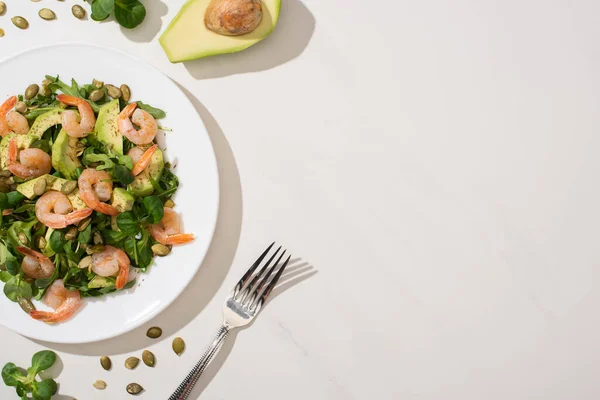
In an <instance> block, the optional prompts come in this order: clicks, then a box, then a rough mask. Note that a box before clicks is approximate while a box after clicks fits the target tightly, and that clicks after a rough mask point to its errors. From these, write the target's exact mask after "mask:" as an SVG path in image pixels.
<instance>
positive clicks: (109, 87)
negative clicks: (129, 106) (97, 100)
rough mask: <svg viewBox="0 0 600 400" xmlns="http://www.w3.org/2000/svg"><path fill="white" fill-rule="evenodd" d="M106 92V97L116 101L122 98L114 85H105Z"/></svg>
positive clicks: (119, 90)
mask: <svg viewBox="0 0 600 400" xmlns="http://www.w3.org/2000/svg"><path fill="white" fill-rule="evenodd" d="M106 90H107V91H108V95H109V96H110V97H112V98H113V99H118V98H120V97H121V96H122V93H121V89H119V88H118V87H116V86H114V85H106Z"/></svg>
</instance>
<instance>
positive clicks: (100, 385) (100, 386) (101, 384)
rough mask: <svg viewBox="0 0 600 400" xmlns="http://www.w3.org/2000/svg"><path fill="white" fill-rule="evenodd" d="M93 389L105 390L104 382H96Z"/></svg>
mask: <svg viewBox="0 0 600 400" xmlns="http://www.w3.org/2000/svg"><path fill="white" fill-rule="evenodd" d="M94 387H95V388H96V389H98V390H104V389H106V382H104V381H101V380H97V381H96V382H94Z"/></svg>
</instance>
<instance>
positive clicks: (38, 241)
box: [35, 236, 48, 250]
mask: <svg viewBox="0 0 600 400" xmlns="http://www.w3.org/2000/svg"><path fill="white" fill-rule="evenodd" d="M46 244H48V241H47V240H46V238H45V237H43V236H38V237H37V238H36V239H35V245H36V246H37V248H38V249H40V250H41V249H43V248H45V247H46Z"/></svg>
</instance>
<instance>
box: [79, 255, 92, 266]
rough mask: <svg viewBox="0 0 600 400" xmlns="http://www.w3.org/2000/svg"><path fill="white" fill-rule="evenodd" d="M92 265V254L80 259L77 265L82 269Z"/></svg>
mask: <svg viewBox="0 0 600 400" xmlns="http://www.w3.org/2000/svg"><path fill="white" fill-rule="evenodd" d="M91 265H92V256H87V257H84V258H82V259H81V260H79V264H77V267H78V268H80V269H84V268H89V267H90V266H91Z"/></svg>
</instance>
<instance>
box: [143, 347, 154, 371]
mask: <svg viewBox="0 0 600 400" xmlns="http://www.w3.org/2000/svg"><path fill="white" fill-rule="evenodd" d="M142 361H144V364H146V365H147V366H149V367H154V365H156V357H154V354H152V352H151V351H150V350H144V351H143V353H142Z"/></svg>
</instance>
